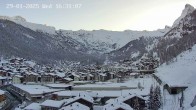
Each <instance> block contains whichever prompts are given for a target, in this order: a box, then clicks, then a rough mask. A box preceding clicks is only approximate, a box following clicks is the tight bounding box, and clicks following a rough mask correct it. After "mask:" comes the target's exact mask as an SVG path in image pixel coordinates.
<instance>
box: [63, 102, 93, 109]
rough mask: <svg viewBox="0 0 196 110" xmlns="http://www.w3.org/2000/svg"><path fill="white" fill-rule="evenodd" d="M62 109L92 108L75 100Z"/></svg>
mask: <svg viewBox="0 0 196 110" xmlns="http://www.w3.org/2000/svg"><path fill="white" fill-rule="evenodd" d="M60 110H90V108H89V107H87V106H85V105H83V104H81V103H78V102H75V103H73V104H70V105H68V106H66V107H62V108H61V109H60Z"/></svg>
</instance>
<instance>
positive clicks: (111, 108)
mask: <svg viewBox="0 0 196 110" xmlns="http://www.w3.org/2000/svg"><path fill="white" fill-rule="evenodd" d="M120 108H122V109H124V110H133V108H131V107H130V106H129V105H127V104H125V103H122V102H113V103H109V104H107V105H105V106H103V110H117V109H120Z"/></svg>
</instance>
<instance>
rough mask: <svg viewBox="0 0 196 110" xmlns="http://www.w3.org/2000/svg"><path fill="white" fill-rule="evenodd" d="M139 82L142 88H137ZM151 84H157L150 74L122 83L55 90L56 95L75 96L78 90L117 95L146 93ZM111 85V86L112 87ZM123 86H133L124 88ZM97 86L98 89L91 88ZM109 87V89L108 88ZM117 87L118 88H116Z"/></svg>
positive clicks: (101, 94)
mask: <svg viewBox="0 0 196 110" xmlns="http://www.w3.org/2000/svg"><path fill="white" fill-rule="evenodd" d="M139 82H140V84H141V86H142V87H143V88H142V89H139V88H138V83H139ZM151 85H154V86H155V85H157V82H156V81H155V80H154V78H153V77H152V76H151V75H147V76H144V78H137V79H135V78H129V79H127V81H125V82H124V83H109V82H108V83H98V84H86V85H80V86H74V87H73V90H72V91H59V92H55V93H54V94H57V95H58V96H76V95H77V94H78V93H80V92H86V93H87V94H89V95H90V96H91V97H119V96H127V95H128V94H129V93H130V94H135V93H136V94H138V95H148V94H149V91H150V87H151ZM79 87H80V89H76V90H74V88H79ZM112 87H113V88H112ZM121 87H122V88H121ZM124 87H134V88H132V89H130V88H124ZM93 88H98V89H93ZM108 88H111V89H108ZM116 88H119V89H116ZM120 88H121V89H120Z"/></svg>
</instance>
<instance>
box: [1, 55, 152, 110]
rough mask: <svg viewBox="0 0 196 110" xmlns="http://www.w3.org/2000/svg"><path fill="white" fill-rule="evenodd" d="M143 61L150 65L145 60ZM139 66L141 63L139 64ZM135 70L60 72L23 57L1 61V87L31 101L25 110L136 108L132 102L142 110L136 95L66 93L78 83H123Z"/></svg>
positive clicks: (95, 68) (98, 68) (140, 98)
mask: <svg viewBox="0 0 196 110" xmlns="http://www.w3.org/2000/svg"><path fill="white" fill-rule="evenodd" d="M142 61H143V62H152V60H150V61H149V60H147V59H146V60H145V61H144V60H141V62H142ZM125 62H126V63H124V64H125V65H130V63H129V61H125ZM142 65H144V64H143V63H142ZM135 67H136V69H135V70H134V69H133V68H129V67H128V68H127V67H125V68H124V67H116V66H111V65H110V66H108V65H102V66H100V65H94V66H85V67H82V68H78V69H67V68H66V69H60V68H53V67H50V66H39V65H37V64H36V63H34V62H32V61H28V60H26V59H23V58H11V59H8V60H4V59H1V60H0V85H2V86H3V85H7V84H11V85H9V87H8V90H9V92H10V93H12V94H15V95H16V96H18V98H20V100H22V101H24V100H29V101H31V102H33V103H31V104H30V105H28V106H25V108H23V109H24V110H30V109H35V108H36V107H37V108H36V110H39V109H40V110H59V109H60V110H69V109H70V110H71V109H76V110H77V108H83V110H93V109H94V107H97V108H100V110H111V109H112V110H132V109H135V102H137V103H139V105H140V107H141V108H140V109H141V110H142V109H143V108H146V101H147V99H146V98H145V97H144V96H139V95H136V94H128V95H126V96H120V97H113V96H108V97H104V96H103V95H99V93H93V94H94V95H92V93H91V94H89V93H88V92H87V93H81V92H79V93H78V94H77V95H73V94H72V93H71V92H70V93H68V94H69V95H67V91H70V90H72V86H74V85H77V84H78V85H79V84H86V83H95V82H105V81H108V80H114V79H117V82H122V81H123V79H124V78H128V77H136V76H138V75H139V73H140V72H139V71H138V70H139V69H137V65H136V66H135ZM140 67H141V66H140ZM153 68H155V67H151V66H150V67H148V68H143V69H150V70H151V69H153ZM140 69H141V68H140ZM65 90H66V91H65ZM63 92H66V95H59V93H63ZM111 92H112V91H111ZM107 94H108V93H107ZM2 100H3V98H2ZM137 105H138V104H137Z"/></svg>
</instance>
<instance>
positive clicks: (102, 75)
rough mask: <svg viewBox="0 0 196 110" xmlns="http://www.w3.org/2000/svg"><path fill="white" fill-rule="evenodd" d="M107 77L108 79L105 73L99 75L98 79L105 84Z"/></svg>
mask: <svg viewBox="0 0 196 110" xmlns="http://www.w3.org/2000/svg"><path fill="white" fill-rule="evenodd" d="M106 77H107V75H106V74H104V73H99V76H98V79H99V81H101V82H104V81H106V80H107V79H106Z"/></svg>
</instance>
